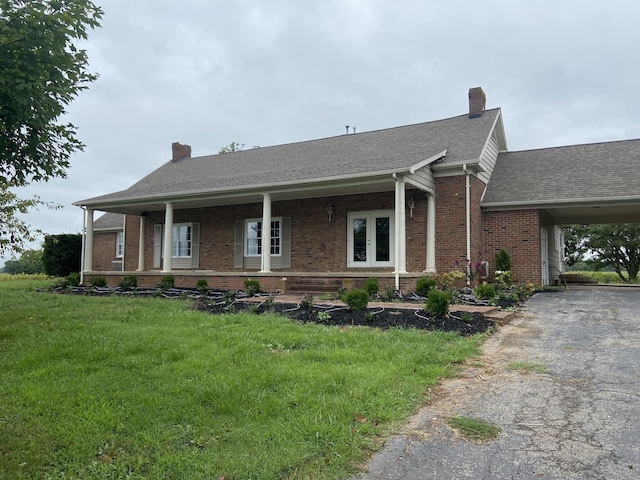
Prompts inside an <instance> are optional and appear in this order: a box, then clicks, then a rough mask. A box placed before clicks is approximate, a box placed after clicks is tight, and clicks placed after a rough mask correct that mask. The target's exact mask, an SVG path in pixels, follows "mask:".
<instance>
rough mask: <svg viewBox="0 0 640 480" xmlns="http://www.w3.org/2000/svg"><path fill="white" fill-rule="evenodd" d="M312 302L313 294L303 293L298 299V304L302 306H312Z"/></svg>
mask: <svg viewBox="0 0 640 480" xmlns="http://www.w3.org/2000/svg"><path fill="white" fill-rule="evenodd" d="M313 304H314V299H313V295H305V296H304V297H302V299H301V300H300V306H301V307H302V308H312V307H313Z"/></svg>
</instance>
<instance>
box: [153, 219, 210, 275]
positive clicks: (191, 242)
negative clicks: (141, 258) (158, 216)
mask: <svg viewBox="0 0 640 480" xmlns="http://www.w3.org/2000/svg"><path fill="white" fill-rule="evenodd" d="M171 236H172V241H171V265H172V268H198V266H199V264H200V253H199V252H200V248H199V245H200V224H199V223H174V224H173V231H172V234H171ZM163 243H164V225H163V224H161V223H157V224H155V225H154V226H153V267H154V268H160V267H161V266H162V258H163V255H164V248H163Z"/></svg>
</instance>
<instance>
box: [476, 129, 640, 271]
mask: <svg viewBox="0 0 640 480" xmlns="http://www.w3.org/2000/svg"><path fill="white" fill-rule="evenodd" d="M481 205H482V208H483V211H485V212H498V211H521V210H528V211H537V212H538V218H539V227H540V271H541V281H542V283H543V284H548V283H551V282H552V281H553V280H554V279H555V278H557V277H558V275H559V274H560V273H561V272H562V271H563V266H562V257H563V250H564V248H563V246H564V239H563V238H562V227H563V226H565V225H572V224H599V223H636V222H640V140H624V141H618V142H606V143H594V144H587V145H574V146H567V147H555V148H545V149H539V150H526V151H519V152H505V153H500V154H499V156H498V160H497V162H496V165H495V169H494V171H493V174H492V175H491V180H490V181H489V184H488V185H487V188H486V190H485V192H484V195H483V197H482V203H481Z"/></svg>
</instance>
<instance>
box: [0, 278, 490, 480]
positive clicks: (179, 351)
mask: <svg viewBox="0 0 640 480" xmlns="http://www.w3.org/2000/svg"><path fill="white" fill-rule="evenodd" d="M46 283H47V282H46V281H43V280H38V281H35V280H29V279H21V280H13V281H0V478H10V479H14V478H15V479H20V478H25V479H26V478H65V479H75V478H78V479H105V478H112V479H115V478H118V479H120V478H132V479H135V478H149V479H161V478H171V479H199V478H202V479H217V478H219V477H224V478H225V480H230V479H251V478H253V479H287V478H290V479H299V478H309V479H330V478H348V477H349V476H350V475H351V474H353V473H354V472H355V471H356V470H355V469H356V466H357V465H358V464H359V463H361V462H363V461H365V460H366V459H367V458H368V456H369V455H370V454H371V452H372V450H373V449H374V448H375V447H376V446H379V445H380V440H381V438H383V437H384V436H385V435H388V434H389V433H390V432H391V431H393V429H395V428H397V427H398V426H399V425H401V424H402V422H403V421H404V420H405V419H406V418H407V416H408V415H410V414H411V413H412V412H414V411H415V410H416V408H417V406H418V405H420V404H421V403H423V402H424V401H425V400H426V393H425V392H426V390H427V387H428V386H430V385H433V384H434V383H436V382H437V381H438V380H439V379H440V378H442V377H446V376H450V375H453V374H454V373H455V372H456V366H457V365H458V364H460V363H461V362H463V361H464V360H465V359H466V358H468V357H469V356H471V355H475V354H477V352H478V346H479V343H480V341H481V338H480V337H474V338H461V337H459V336H457V335H454V334H444V333H433V332H431V333H427V332H423V331H401V330H390V331H379V330H373V329H367V328H362V327H359V328H344V329H343V328H336V327H326V326H321V325H299V324H295V323H292V322H291V321H289V320H287V319H285V318H282V317H278V316H275V315H263V316H254V315H251V314H239V315H217V316H212V315H208V314H204V313H200V312H196V311H194V310H192V309H191V308H190V304H189V303H188V302H187V301H175V300H174V301H170V300H162V299H158V298H144V299H143V298H122V297H107V298H93V297H79V296H71V295H58V294H51V293H42V292H36V291H35V290H34V287H35V286H42V285H46Z"/></svg>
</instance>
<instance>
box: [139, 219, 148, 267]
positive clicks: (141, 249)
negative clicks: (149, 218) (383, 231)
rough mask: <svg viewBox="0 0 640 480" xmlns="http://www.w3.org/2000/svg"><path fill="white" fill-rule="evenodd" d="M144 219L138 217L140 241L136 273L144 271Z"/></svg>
mask: <svg viewBox="0 0 640 480" xmlns="http://www.w3.org/2000/svg"><path fill="white" fill-rule="evenodd" d="M145 224H146V222H145V217H140V239H139V240H138V270H137V271H138V272H142V271H144V228H145Z"/></svg>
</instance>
